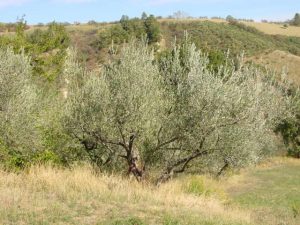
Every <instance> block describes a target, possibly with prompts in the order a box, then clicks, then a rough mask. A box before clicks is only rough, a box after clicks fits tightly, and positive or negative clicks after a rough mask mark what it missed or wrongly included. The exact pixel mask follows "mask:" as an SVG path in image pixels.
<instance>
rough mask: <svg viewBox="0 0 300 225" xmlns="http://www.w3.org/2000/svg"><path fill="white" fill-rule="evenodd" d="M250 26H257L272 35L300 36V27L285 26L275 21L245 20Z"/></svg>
mask: <svg viewBox="0 0 300 225" xmlns="http://www.w3.org/2000/svg"><path fill="white" fill-rule="evenodd" d="M243 23H245V24H246V25H248V26H252V27H255V28H256V29H258V30H260V31H262V32H264V33H266V34H272V35H286V36H294V37H300V27H295V26H288V27H287V28H286V27H283V25H282V24H274V23H259V22H243Z"/></svg>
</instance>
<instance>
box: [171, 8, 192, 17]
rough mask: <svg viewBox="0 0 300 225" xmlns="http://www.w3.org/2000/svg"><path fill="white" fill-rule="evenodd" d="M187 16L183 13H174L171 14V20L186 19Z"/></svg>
mask: <svg viewBox="0 0 300 225" xmlns="http://www.w3.org/2000/svg"><path fill="white" fill-rule="evenodd" d="M188 16H189V15H188V14H187V13H186V12H183V11H180V10H179V11H177V12H174V13H173V18H174V19H186V18H188Z"/></svg>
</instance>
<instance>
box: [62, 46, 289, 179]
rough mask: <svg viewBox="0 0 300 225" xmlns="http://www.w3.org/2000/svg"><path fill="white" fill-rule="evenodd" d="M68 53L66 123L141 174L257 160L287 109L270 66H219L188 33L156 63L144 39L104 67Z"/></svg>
mask: <svg viewBox="0 0 300 225" xmlns="http://www.w3.org/2000/svg"><path fill="white" fill-rule="evenodd" d="M71 59H72V60H69V61H67V65H66V74H65V76H66V80H67V83H68V90H69V91H68V98H66V103H65V104H66V108H65V110H64V116H63V121H64V127H65V129H66V131H67V132H68V134H70V136H72V137H73V138H74V139H76V140H78V142H80V143H81V144H82V146H83V147H84V150H85V151H86V152H87V154H88V155H89V156H90V159H91V160H92V162H94V163H96V164H97V165H98V166H100V167H102V168H104V167H106V166H109V167H113V168H119V167H120V166H121V167H122V165H123V163H126V164H127V165H128V167H129V172H132V173H133V174H134V175H135V176H136V177H137V178H140V177H141V176H142V175H143V172H144V169H145V168H146V169H147V171H148V172H151V171H152V170H153V171H160V177H159V178H158V181H164V180H167V179H168V178H170V177H171V176H172V174H174V173H181V172H184V171H186V170H187V169H188V168H190V169H194V170H198V171H199V170H203V169H204V170H209V171H211V172H213V173H216V174H221V173H222V172H223V171H224V170H225V169H227V168H235V167H242V166H245V165H247V164H249V163H250V164H251V163H255V162H257V161H259V160H260V159H261V158H263V157H264V155H267V154H268V153H269V151H270V150H271V149H274V145H273V144H274V142H273V141H272V140H273V138H272V129H273V128H274V127H275V125H276V124H277V122H276V121H278V120H279V118H280V117H283V116H286V115H287V114H288V112H289V110H288V102H289V97H288V96H287V95H286V94H285V91H284V89H280V88H279V87H275V86H274V85H273V83H272V79H266V77H265V76H266V75H265V74H261V72H260V71H258V70H257V69H256V68H255V67H251V66H244V65H240V66H239V67H234V66H226V65H225V66H223V67H220V69H219V71H217V72H215V71H213V70H211V69H210V68H209V60H208V58H207V57H206V56H205V55H203V54H202V53H201V52H200V51H198V50H196V47H195V46H194V45H193V44H190V43H189V42H188V41H187V40H186V41H184V43H183V44H182V45H181V46H174V47H173V50H172V52H171V54H169V55H166V56H165V57H163V58H162V59H161V61H160V63H159V64H156V63H154V62H155V61H154V56H153V53H152V52H151V51H149V50H148V47H147V45H145V44H144V43H139V42H133V43H130V44H129V46H126V47H124V48H123V50H122V52H121V55H120V59H119V60H117V61H115V62H112V63H110V64H109V65H107V66H105V67H104V68H103V69H102V70H101V72H100V73H99V72H86V71H85V70H84V69H82V68H81V67H80V66H78V64H77V63H76V61H74V57H71ZM228 64H230V62H228Z"/></svg>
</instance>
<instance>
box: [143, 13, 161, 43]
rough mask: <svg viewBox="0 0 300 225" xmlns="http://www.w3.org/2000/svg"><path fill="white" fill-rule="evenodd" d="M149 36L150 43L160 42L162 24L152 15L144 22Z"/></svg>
mask: <svg viewBox="0 0 300 225" xmlns="http://www.w3.org/2000/svg"><path fill="white" fill-rule="evenodd" d="M144 26H145V31H146V34H147V38H148V40H149V42H150V43H154V42H158V41H159V40H160V38H161V37H160V26H159V23H158V22H157V20H156V18H155V17H154V16H153V15H150V16H149V17H148V18H147V19H146V20H145V22H144Z"/></svg>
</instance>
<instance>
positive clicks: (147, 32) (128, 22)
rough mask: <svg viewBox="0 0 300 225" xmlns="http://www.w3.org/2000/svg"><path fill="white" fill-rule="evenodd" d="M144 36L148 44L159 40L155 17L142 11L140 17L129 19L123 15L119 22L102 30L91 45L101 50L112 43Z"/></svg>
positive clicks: (158, 29) (157, 24)
mask: <svg viewBox="0 0 300 225" xmlns="http://www.w3.org/2000/svg"><path fill="white" fill-rule="evenodd" d="M144 36H146V38H147V39H148V42H149V43H150V44H151V43H156V42H158V41H159V40H160V38H161V34H160V26H159V23H158V22H157V20H156V18H155V17H154V16H153V15H150V16H147V14H146V13H143V15H142V17H141V19H139V18H133V19H130V18H129V17H128V16H126V15H123V16H122V18H121V20H120V23H118V24H115V25H113V26H111V27H110V28H109V29H107V30H105V31H102V32H101V33H100V34H99V36H98V38H97V40H95V41H94V42H93V43H92V45H93V46H94V47H96V48H98V49H100V50H101V49H103V48H109V47H110V46H111V45H112V44H123V43H126V42H128V41H129V39H131V38H133V37H136V38H142V37H144Z"/></svg>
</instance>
